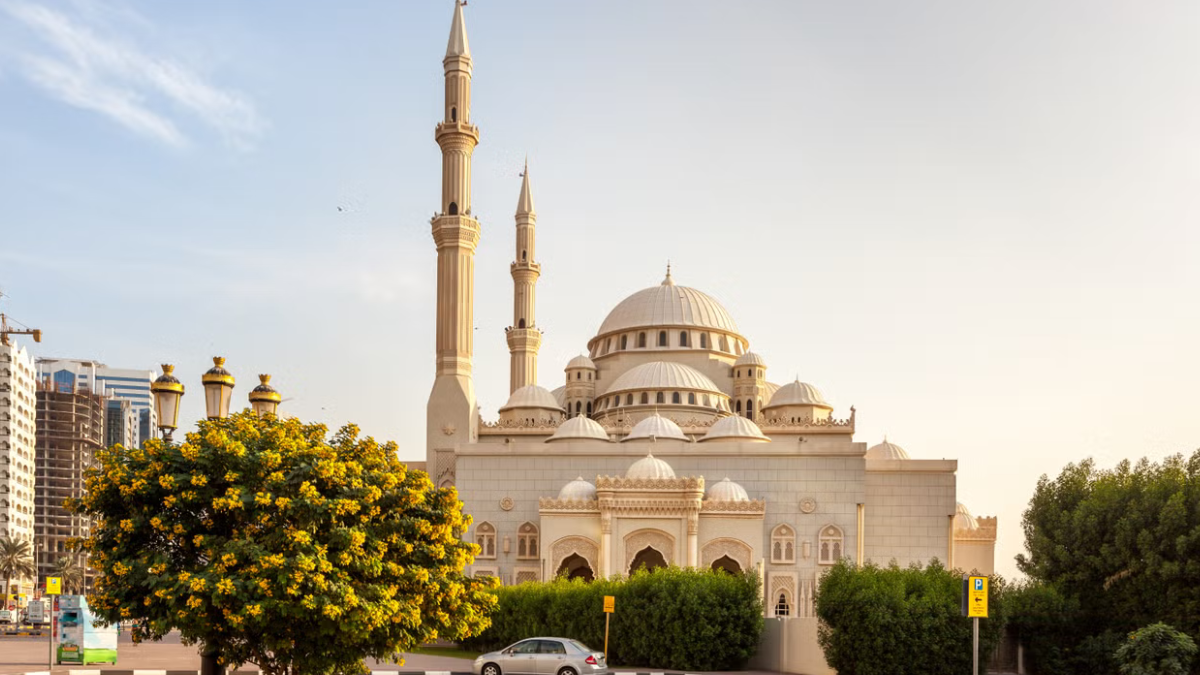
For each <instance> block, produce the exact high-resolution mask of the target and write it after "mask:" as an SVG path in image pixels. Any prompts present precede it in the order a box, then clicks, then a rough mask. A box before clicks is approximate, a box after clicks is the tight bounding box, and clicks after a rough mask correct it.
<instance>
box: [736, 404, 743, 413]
mask: <svg viewBox="0 0 1200 675" xmlns="http://www.w3.org/2000/svg"><path fill="white" fill-rule="evenodd" d="M735 410H736V412H737V414H739V415H741V414H742V402H741V401H738V402H737V404H736V408H735Z"/></svg>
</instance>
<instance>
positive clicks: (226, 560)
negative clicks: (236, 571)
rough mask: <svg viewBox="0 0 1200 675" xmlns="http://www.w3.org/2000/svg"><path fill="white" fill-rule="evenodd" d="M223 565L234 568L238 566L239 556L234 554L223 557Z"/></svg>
mask: <svg viewBox="0 0 1200 675" xmlns="http://www.w3.org/2000/svg"><path fill="white" fill-rule="evenodd" d="M221 564H222V565H225V566H227V567H232V566H234V565H236V564H237V556H235V555H234V554H232V553H226V554H225V555H223V556H221Z"/></svg>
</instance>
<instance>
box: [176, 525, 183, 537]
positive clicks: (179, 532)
mask: <svg viewBox="0 0 1200 675" xmlns="http://www.w3.org/2000/svg"><path fill="white" fill-rule="evenodd" d="M175 534H183V525H181V524H179V523H175Z"/></svg>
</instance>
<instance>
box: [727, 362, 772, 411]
mask: <svg viewBox="0 0 1200 675" xmlns="http://www.w3.org/2000/svg"><path fill="white" fill-rule="evenodd" d="M732 370H733V401H732V402H731V404H730V405H732V406H733V411H734V412H735V413H736V414H738V415H741V416H742V417H746V418H749V419H751V420H757V419H758V417H759V416H760V415H762V410H763V406H764V405H765V404H766V403H767V402H769V400H770V396H769V395H768V393H767V362H766V361H765V360H764V359H763V357H761V356H759V355H758V354H755V353H754V352H746V353H745V354H742V355H741V356H739V357H738V360H737V361H734V363H733V368H732Z"/></svg>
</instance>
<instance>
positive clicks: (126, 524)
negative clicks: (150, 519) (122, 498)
mask: <svg viewBox="0 0 1200 675" xmlns="http://www.w3.org/2000/svg"><path fill="white" fill-rule="evenodd" d="M121 529H122V530H125V531H126V532H133V521H132V520H130V519H128V518H126V519H125V520H122V521H121Z"/></svg>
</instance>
